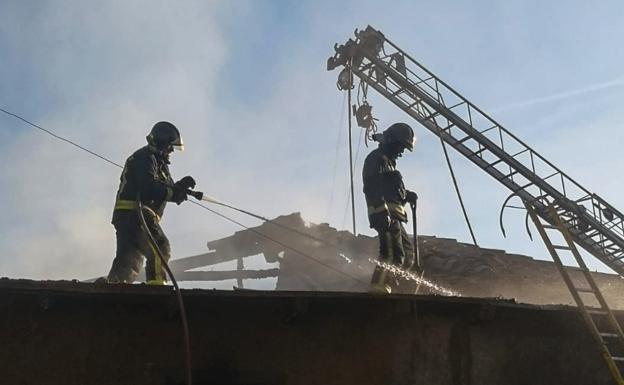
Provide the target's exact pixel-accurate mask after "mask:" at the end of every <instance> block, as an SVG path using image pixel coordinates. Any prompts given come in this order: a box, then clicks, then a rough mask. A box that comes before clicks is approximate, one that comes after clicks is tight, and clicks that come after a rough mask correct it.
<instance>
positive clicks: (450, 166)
mask: <svg viewBox="0 0 624 385" xmlns="http://www.w3.org/2000/svg"><path fill="white" fill-rule="evenodd" d="M440 143H441V144H442V150H444V157H445V158H446V164H447V165H448V168H449V171H450V172H451V178H452V179H453V185H454V186H455V192H456V193H457V198H458V199H459V205H460V206H461V209H462V213H463V214H464V219H465V220H466V225H468V231H470V236H471V237H472V243H474V245H475V246H479V245H478V244H477V239H476V238H475V235H474V232H473V231H472V226H471V225H470V219H468V213H467V212H466V207H465V206H464V200H463V199H462V196H461V192H460V191H459V186H458V185H457V179H456V178H455V172H454V171H453V166H452V165H451V159H450V158H449V155H448V151H447V150H446V144H445V143H444V140H443V139H442V137H440Z"/></svg>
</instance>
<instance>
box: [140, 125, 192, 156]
mask: <svg viewBox="0 0 624 385" xmlns="http://www.w3.org/2000/svg"><path fill="white" fill-rule="evenodd" d="M146 139H147V143H149V144H150V145H151V146H154V147H156V148H163V147H165V146H173V148H174V149H175V150H179V151H183V150H184V143H183V142H182V137H181V136H180V131H178V129H177V128H176V126H174V125H173V124H171V123H169V122H158V123H156V124H154V127H152V131H150V133H149V135H148V136H147V138H146Z"/></svg>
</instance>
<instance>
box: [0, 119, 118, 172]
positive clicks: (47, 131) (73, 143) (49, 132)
mask: <svg viewBox="0 0 624 385" xmlns="http://www.w3.org/2000/svg"><path fill="white" fill-rule="evenodd" d="M0 111H2V112H4V113H5V114H7V115H10V116H13V117H14V118H17V119H19V120H21V121H22V122H24V123H26V124H29V125H31V126H33V127H35V128H37V129H39V130H41V131H43V132H45V133H46V134H48V135H50V136H52V137H54V138H56V139H58V140H61V141H63V142H66V143H69V144H71V145H72V146H74V147H78V148H79V149H81V150H83V151H86V152H88V153H89V154H91V155H93V156H95V157H98V158H100V159H102V160H103V161H105V162H108V163H110V164H112V165H113V166H117V167H119V168H123V166H122V165H120V164H119V163H115V162H113V161H112V160H110V159H108V158H106V157H104V156H102V155H100V154H97V153H95V152H94V151H91V150H89V149H88V148H85V147H83V146H81V145H79V144H78V143H75V142H72V141H71V140H69V139H65V138H63V137H61V136H58V135H56V134H55V133H53V132H52V131H49V130H46V129H45V128H43V127H41V126H38V125H36V124H35V123H32V122H30V121H28V120H26V119H24V118H22V117H21V116H19V115H17V114H14V113H12V112H9V111H7V110H5V109H2V108H0Z"/></svg>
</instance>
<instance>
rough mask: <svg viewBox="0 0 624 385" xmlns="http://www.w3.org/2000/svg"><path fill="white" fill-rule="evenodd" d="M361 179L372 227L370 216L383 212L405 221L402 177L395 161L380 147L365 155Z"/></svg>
mask: <svg viewBox="0 0 624 385" xmlns="http://www.w3.org/2000/svg"><path fill="white" fill-rule="evenodd" d="M362 179H363V183H364V196H365V198H366V204H367V206H368V219H369V222H371V227H373V226H372V221H371V217H373V216H374V215H379V214H382V213H384V212H387V213H388V214H389V215H390V217H391V218H392V219H396V220H398V221H401V222H407V215H406V213H405V207H404V206H405V196H406V190H405V186H404V184H403V177H402V176H401V173H400V172H399V170H397V169H396V161H395V160H394V159H391V158H389V157H388V156H387V155H386V154H384V152H383V151H382V149H381V147H380V148H377V149H375V150H373V151H372V152H371V153H370V154H368V156H367V157H366V160H365V161H364V167H363V170H362Z"/></svg>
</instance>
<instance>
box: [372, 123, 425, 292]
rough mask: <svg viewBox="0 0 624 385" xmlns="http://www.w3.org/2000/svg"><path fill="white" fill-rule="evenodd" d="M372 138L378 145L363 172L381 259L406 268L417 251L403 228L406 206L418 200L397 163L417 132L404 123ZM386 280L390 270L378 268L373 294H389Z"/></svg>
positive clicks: (410, 147) (412, 146)
mask: <svg viewBox="0 0 624 385" xmlns="http://www.w3.org/2000/svg"><path fill="white" fill-rule="evenodd" d="M373 139H374V140H376V141H377V142H379V146H378V148H376V149H375V150H373V151H372V152H371V153H370V154H368V156H367V157H366V160H365V161H364V168H363V170H362V176H363V182H364V196H365V198H366V204H367V206H368V220H369V223H370V227H371V228H373V229H375V230H376V231H377V233H378V235H379V260H380V261H382V262H386V263H389V264H393V265H396V266H398V267H401V268H404V269H407V268H410V267H411V265H412V264H413V263H414V258H413V252H414V249H413V246H412V243H411V241H410V239H409V237H408V235H407V232H406V231H405V228H404V227H403V222H407V215H406V213H405V207H404V206H405V204H406V203H408V202H410V203H415V202H416V199H418V197H417V195H416V193H414V192H412V191H408V190H406V189H405V186H404V185H403V177H402V176H401V173H400V172H399V170H397V169H396V160H397V158H399V157H400V156H401V155H402V154H403V151H405V149H407V150H409V151H412V150H413V149H414V142H415V137H414V131H413V130H412V128H411V127H410V126H409V125H407V124H405V123H395V124H393V125H391V126H390V127H388V128H387V129H386V130H385V131H384V132H383V133H382V134H375V135H374V136H373ZM386 278H387V271H386V270H385V269H383V268H381V267H379V266H377V267H376V268H375V272H374V273H373V278H372V281H371V289H370V290H371V292H382V293H384V292H385V293H389V292H390V291H391V287H390V285H389V284H387V283H386Z"/></svg>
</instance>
